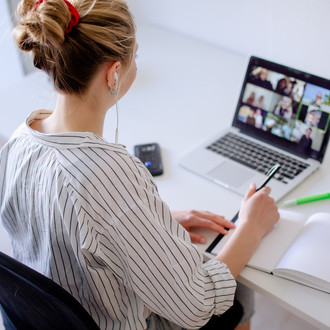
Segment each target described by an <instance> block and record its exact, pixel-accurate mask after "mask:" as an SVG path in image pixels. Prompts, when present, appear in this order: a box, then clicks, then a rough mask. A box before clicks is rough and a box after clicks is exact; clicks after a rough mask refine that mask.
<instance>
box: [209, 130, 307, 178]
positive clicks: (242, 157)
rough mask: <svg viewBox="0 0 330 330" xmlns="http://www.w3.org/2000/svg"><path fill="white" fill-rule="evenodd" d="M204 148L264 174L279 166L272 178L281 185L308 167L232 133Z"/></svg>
mask: <svg viewBox="0 0 330 330" xmlns="http://www.w3.org/2000/svg"><path fill="white" fill-rule="evenodd" d="M206 148H207V149H209V150H211V151H214V152H216V153H218V154H220V155H222V156H224V157H227V158H230V159H232V160H234V161H236V162H238V163H241V164H243V165H245V166H247V167H250V168H252V169H254V170H257V171H258V172H261V173H264V174H266V173H267V172H268V171H269V169H270V168H271V167H272V166H273V165H275V164H281V165H282V166H281V168H280V170H279V172H278V173H277V174H275V177H274V178H275V179H277V180H278V181H281V182H283V183H289V182H290V180H292V179H293V178H294V177H295V176H296V175H298V174H299V173H301V172H302V171H303V170H304V169H306V168H307V167H308V166H309V164H306V163H304V162H301V161H298V160H296V159H294V158H292V157H289V156H286V155H284V154H281V153H280V152H277V151H274V150H272V149H270V148H267V147H264V146H262V145H259V144H257V143H254V142H252V141H250V140H248V139H245V138H243V137H241V136H238V135H236V134H234V133H227V134H226V135H225V136H223V137H221V138H220V139H218V140H216V141H215V142H213V143H212V144H211V145H209V146H207V147H206Z"/></svg>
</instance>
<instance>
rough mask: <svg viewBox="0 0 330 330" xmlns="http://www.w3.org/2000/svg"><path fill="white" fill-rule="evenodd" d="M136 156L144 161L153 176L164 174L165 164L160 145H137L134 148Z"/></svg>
mask: <svg viewBox="0 0 330 330" xmlns="http://www.w3.org/2000/svg"><path fill="white" fill-rule="evenodd" d="M134 155H135V156H136V157H138V158H139V159H140V160H141V161H142V163H143V164H144V165H145V166H146V168H147V169H148V170H149V172H150V173H151V175H153V176H157V175H161V174H163V163H162V157H161V152H160V147H159V144H158V143H148V144H139V145H136V146H134Z"/></svg>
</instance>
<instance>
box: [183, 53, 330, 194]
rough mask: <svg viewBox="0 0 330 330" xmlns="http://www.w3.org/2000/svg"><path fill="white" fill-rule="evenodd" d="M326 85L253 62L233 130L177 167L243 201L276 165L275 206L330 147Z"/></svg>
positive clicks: (326, 82) (272, 183)
mask: <svg viewBox="0 0 330 330" xmlns="http://www.w3.org/2000/svg"><path fill="white" fill-rule="evenodd" d="M329 123H330V81H329V80H327V79H324V78H321V77H316V76H313V75H311V74H307V73H304V72H302V71H299V70H296V69H292V68H289V67H286V66H283V65H280V64H276V63H273V62H270V61H267V60H264V59H260V58H257V57H251V58H250V61H249V65H248V68H247V71H246V76H245V79H244V83H243V86H242V90H241V94H240V97H239V100H238V103H237V108H236V111H235V114H234V118H233V121H232V126H231V127H230V128H228V129H226V130H225V131H222V132H219V134H217V136H214V137H212V138H210V139H209V140H207V141H205V142H204V143H202V144H201V145H200V146H198V147H197V148H194V149H192V150H191V151H189V152H187V153H186V154H185V155H184V156H183V157H182V158H181V159H180V160H179V164H180V165H181V166H183V167H184V168H186V169H188V170H190V171H192V172H194V173H196V174H198V175H201V176H202V177H204V178H206V179H209V180H211V181H213V182H215V183H217V184H219V185H221V186H223V187H225V188H227V189H230V190H231V191H234V192H236V193H238V194H240V195H244V194H245V193H246V190H247V189H248V187H249V185H250V183H251V182H255V183H256V184H257V185H258V184H260V183H261V182H262V181H263V180H264V179H265V173H266V172H267V171H268V170H269V168H270V167H271V166H272V165H274V164H275V163H280V164H281V165H282V168H281V172H280V173H279V174H277V175H276V177H275V180H271V181H270V183H269V186H270V187H271V188H272V196H273V198H274V199H275V200H279V199H280V198H282V197H283V196H284V195H285V194H287V193H288V192H289V191H290V190H292V189H293V188H294V187H296V186H297V185H298V184H299V183H301V182H302V181H304V180H305V179H306V178H307V177H308V176H309V175H311V174H312V173H313V172H314V171H315V170H316V169H317V168H318V167H319V166H320V164H321V163H322V161H323V158H324V155H325V152H326V148H327V145H328V141H329V131H330V130H329Z"/></svg>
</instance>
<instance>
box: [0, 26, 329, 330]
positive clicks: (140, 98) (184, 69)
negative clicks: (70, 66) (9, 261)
mask: <svg viewBox="0 0 330 330" xmlns="http://www.w3.org/2000/svg"><path fill="white" fill-rule="evenodd" d="M138 43H139V50H138V59H137V63H138V77H137V80H136V82H135V83H134V85H133V87H132V88H131V90H130V91H129V93H128V94H127V95H126V96H125V98H124V99H123V100H121V101H120V103H119V117H120V118H119V119H120V120H119V142H120V143H122V144H124V145H126V146H127V148H128V150H129V151H132V150H133V145H134V144H140V143H148V142H158V143H159V144H160V145H161V148H162V155H163V160H164V169H165V173H164V175H162V176H161V177H158V178H157V179H156V181H157V184H158V188H159V192H160V194H161V196H162V198H163V199H164V200H165V201H166V202H167V203H168V205H169V206H170V207H171V208H172V209H184V208H195V209H204V210H209V211H213V212H217V213H220V214H222V215H225V216H226V217H227V218H229V219H230V218H231V217H232V216H233V215H234V214H235V213H236V212H237V210H238V207H239V205H240V201H241V196H239V195H236V194H234V193H232V192H230V191H228V190H225V189H223V188H222V187H220V186H217V185H216V184H214V183H211V182H208V181H206V180H204V179H202V178H200V177H198V176H196V175H194V174H192V173H189V172H187V171H185V170H184V169H182V168H181V167H179V166H178V164H177V160H178V159H179V157H180V156H181V155H182V154H183V153H184V152H186V151H187V150H188V149H189V148H193V147H194V146H196V145H197V144H199V143H201V142H203V141H204V140H205V139H206V138H208V137H209V136H211V135H214V134H215V133H217V132H218V131H219V130H220V129H222V128H224V127H225V126H229V125H230V123H231V119H232V116H233V112H234V109H235V106H236V100H237V98H238V95H239V91H240V86H241V82H242V80H243V76H244V72H245V68H246V65H247V62H248V58H244V57H242V56H240V55H237V54H233V53H230V52H228V51H225V50H222V49H219V48H217V47H213V46H212V45H209V44H206V43H201V42H199V41H196V40H192V39H188V38H185V37H183V36H180V35H177V34H173V33H171V32H167V31H165V30H161V29H157V28H154V27H150V26H145V27H139V29H138ZM0 93H1V104H2V122H1V124H0V134H1V135H3V136H5V137H9V136H10V135H11V133H12V132H13V130H14V129H15V128H16V127H17V126H18V125H19V124H20V123H21V122H22V121H23V120H24V119H25V118H26V117H27V115H28V114H29V113H30V112H31V111H33V110H35V109H38V108H50V109H51V108H52V107H53V105H54V102H55V101H54V100H55V95H54V93H53V92H51V88H50V86H49V83H48V82H47V79H46V78H45V76H44V75H43V74H40V73H37V74H33V75H30V76H28V77H27V78H24V79H23V80H22V81H19V82H18V83H17V84H15V86H9V87H8V88H6V89H5V90H2V91H0ZM104 131H105V134H104V137H105V138H106V139H107V140H109V141H113V140H114V135H115V133H114V132H115V112H114V111H113V110H112V109H111V110H110V111H109V113H108V115H107V119H106V123H105V129H104ZM329 166H330V153H329V152H328V153H327V155H326V158H325V161H324V164H323V166H322V167H321V169H320V170H318V171H317V172H316V173H315V174H313V175H312V176H311V177H310V178H308V179H307V180H306V181H305V182H304V183H302V184H301V185H300V186H299V187H298V188H297V189H295V190H294V191H293V192H291V193H290V194H289V195H288V196H286V198H285V199H287V198H290V199H291V198H295V197H297V196H303V195H308V194H311V193H316V192H320V191H324V190H325V189H326V188H327V187H329V186H330V174H329V172H328V171H327V169H328V168H329ZM279 207H283V201H280V203H279ZM292 209H293V210H296V211H300V212H304V213H306V214H312V213H314V212H316V211H329V210H330V204H329V201H320V202H317V203H311V204H308V205H304V206H299V207H296V208H292ZM0 235H1V236H2V237H3V236H4V234H3V233H2V232H1V233H0ZM8 244H9V243H8V241H7V240H5V239H1V243H0V249H1V250H5V251H9V245H8ZM239 280H240V281H241V282H243V283H245V284H247V285H248V286H250V287H251V288H253V289H255V290H256V291H259V292H260V293H262V294H265V295H267V296H268V297H270V298H272V299H274V300H275V301H277V302H278V303H280V304H281V305H282V306H284V307H285V308H287V309H288V310H290V311H291V312H292V313H294V314H296V315H298V316H300V317H301V318H303V319H304V320H306V321H308V322H310V323H311V324H313V325H314V326H316V327H318V328H324V329H329V328H330V314H329V313H324V306H330V295H329V294H326V293H323V292H320V291H317V290H313V289H310V288H307V287H304V286H302V285H299V284H296V283H293V282H289V281H286V280H283V279H281V278H276V277H274V276H272V275H268V274H265V273H263V272H260V271H257V270H253V269H251V268H247V267H246V268H245V269H244V270H243V271H242V273H241V275H240V278H239Z"/></svg>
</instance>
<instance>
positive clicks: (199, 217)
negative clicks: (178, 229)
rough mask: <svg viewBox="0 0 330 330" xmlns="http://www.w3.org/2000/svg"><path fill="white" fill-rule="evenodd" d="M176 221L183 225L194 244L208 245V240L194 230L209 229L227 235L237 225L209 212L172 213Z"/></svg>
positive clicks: (186, 211) (184, 211)
mask: <svg viewBox="0 0 330 330" xmlns="http://www.w3.org/2000/svg"><path fill="white" fill-rule="evenodd" d="M171 213H172V215H173V217H174V219H175V220H176V221H177V222H178V223H179V224H180V225H182V226H183V227H184V228H185V229H186V230H187V231H188V232H189V235H190V238H191V241H192V242H193V243H201V244H205V243H206V238H205V237H203V236H202V235H200V234H198V233H196V232H192V231H191V229H192V228H198V227H199V228H207V229H210V230H213V231H216V232H218V233H219V234H223V235H226V234H227V233H228V230H227V229H231V228H235V224H234V223H232V222H231V221H229V220H226V219H225V217H223V216H222V215H217V214H214V213H211V212H208V211H196V210H182V211H171Z"/></svg>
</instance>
